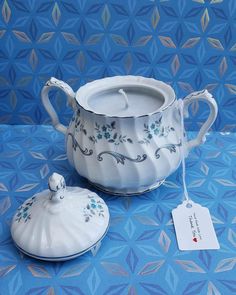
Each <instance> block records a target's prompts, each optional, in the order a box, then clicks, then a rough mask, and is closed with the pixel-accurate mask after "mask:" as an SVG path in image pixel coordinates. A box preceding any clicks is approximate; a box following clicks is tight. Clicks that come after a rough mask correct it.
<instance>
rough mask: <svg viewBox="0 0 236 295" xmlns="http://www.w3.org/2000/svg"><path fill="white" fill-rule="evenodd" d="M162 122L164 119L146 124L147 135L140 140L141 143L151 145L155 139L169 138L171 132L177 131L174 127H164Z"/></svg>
mask: <svg viewBox="0 0 236 295" xmlns="http://www.w3.org/2000/svg"><path fill="white" fill-rule="evenodd" d="M161 121H162V117H160V118H159V119H158V120H156V121H154V122H153V123H151V124H149V125H148V124H144V132H145V133H146V136H145V137H144V138H143V139H142V140H140V141H139V143H141V144H149V143H150V142H151V140H152V139H153V137H155V136H158V137H167V136H168V134H169V133H170V132H171V131H175V129H174V127H172V126H163V125H162V123H161Z"/></svg>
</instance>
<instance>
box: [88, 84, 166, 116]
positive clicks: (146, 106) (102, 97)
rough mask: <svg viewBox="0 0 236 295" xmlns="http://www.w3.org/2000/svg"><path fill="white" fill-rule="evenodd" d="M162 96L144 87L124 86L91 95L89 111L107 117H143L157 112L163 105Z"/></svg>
mask: <svg viewBox="0 0 236 295" xmlns="http://www.w3.org/2000/svg"><path fill="white" fill-rule="evenodd" d="M164 101H165V100H164V96H163V95H162V94H161V93H160V92H158V91H157V90H155V89H153V88H151V87H150V88H149V87H144V86H140V87H139V86H135V87H134V86H124V87H119V88H118V87H117V88H110V89H106V90H101V91H98V92H96V93H94V94H93V95H91V96H90V97H89V98H88V100H87V103H88V106H89V108H90V110H91V111H93V112H95V113H99V114H104V115H107V116H119V117H126V116H127V117H128V116H143V115H147V114H149V113H153V112H155V111H157V110H158V109H159V108H160V107H161V106H162V105H163V104H164Z"/></svg>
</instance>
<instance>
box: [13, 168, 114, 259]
mask: <svg viewBox="0 0 236 295" xmlns="http://www.w3.org/2000/svg"><path fill="white" fill-rule="evenodd" d="M48 186H49V189H48V190H45V191H43V192H41V193H39V194H36V195H34V196H33V197H32V198H30V199H28V200H26V201H25V202H24V203H23V204H22V205H21V206H20V207H19V208H18V209H17V212H16V214H15V215H14V217H13V221H12V226H11V234H12V238H13V240H14V242H15V244H16V246H17V247H18V248H19V249H20V250H21V251H23V252H24V253H26V254H28V255H30V256H33V257H35V258H39V259H45V260H65V259H70V258H73V257H75V256H78V255H81V254H83V253H84V252H86V251H88V250H90V249H91V248H92V247H94V246H95V245H96V244H97V243H98V242H99V241H100V240H101V239H102V238H103V237H104V235H105V234H106V232H107V229H108V225H109V211H108V208H107V206H106V204H105V203H104V201H103V200H102V199H101V198H100V197H99V196H98V195H97V194H95V193H93V192H91V191H89V190H87V189H83V188H79V187H66V185H65V180H64V178H63V176H61V175H59V174H57V173H53V174H52V175H51V176H50V178H49V185H48Z"/></svg>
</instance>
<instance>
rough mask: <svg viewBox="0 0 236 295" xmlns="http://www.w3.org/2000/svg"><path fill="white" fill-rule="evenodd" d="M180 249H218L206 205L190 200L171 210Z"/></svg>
mask: <svg viewBox="0 0 236 295" xmlns="http://www.w3.org/2000/svg"><path fill="white" fill-rule="evenodd" d="M172 217H173V222H174V227H175V232H176V237H177V242H178V246H179V249H180V250H206V249H219V248H220V246H219V243H218V240H217V237H216V233H215V230H214V227H213V224H212V220H211V215H210V212H209V210H208V209H207V208H206V207H202V206H201V205H199V204H197V203H194V202H193V201H191V200H188V201H184V202H183V203H182V204H181V205H179V206H178V207H177V208H175V209H173V210H172Z"/></svg>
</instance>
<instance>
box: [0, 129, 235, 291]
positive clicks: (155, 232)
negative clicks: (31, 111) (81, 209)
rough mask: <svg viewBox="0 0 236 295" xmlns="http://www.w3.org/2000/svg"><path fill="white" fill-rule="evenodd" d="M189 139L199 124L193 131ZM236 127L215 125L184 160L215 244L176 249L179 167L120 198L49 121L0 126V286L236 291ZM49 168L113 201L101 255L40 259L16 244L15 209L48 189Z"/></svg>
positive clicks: (190, 185)
mask: <svg viewBox="0 0 236 295" xmlns="http://www.w3.org/2000/svg"><path fill="white" fill-rule="evenodd" d="M188 135H189V137H190V138H194V137H195V136H196V132H194V131H191V132H188ZM235 140H236V134H235V133H229V132H227V133H223V132H216V131H215V132H211V133H210V134H209V135H208V136H207V140H206V142H205V144H203V145H201V146H199V147H197V148H195V149H193V150H192V151H191V152H190V154H189V157H188V158H187V160H186V172H187V174H186V175H187V176H186V182H187V187H188V191H189V195H190V197H191V198H192V200H193V201H194V202H197V203H200V204H201V205H202V206H206V207H208V208H209V210H210V213H211V217H212V220H213V224H214V228H215V231H216V234H217V237H218V240H219V243H220V249H219V250H207V251H205V250H204V251H179V250H178V247H177V243H176V237H175V233H174V227H173V223H172V219H171V210H172V209H173V208H175V207H176V206H178V205H179V204H180V203H181V201H182V199H183V192H182V180H181V175H182V170H181V168H179V169H178V170H177V171H176V172H175V173H174V174H172V175H171V176H170V177H169V178H168V179H166V181H165V183H164V184H163V185H162V186H161V187H160V188H158V189H156V190H154V191H152V192H149V193H145V194H142V195H140V196H133V197H119V196H112V195H109V194H106V193H102V192H100V191H97V190H96V189H94V188H93V187H92V186H91V185H90V184H89V183H88V182H87V181H86V180H85V179H83V178H82V177H80V176H78V174H77V173H76V171H75V170H74V169H73V168H72V167H71V166H70V165H69V163H68V160H67V158H66V154H65V147H64V136H63V135H62V134H61V133H59V132H57V131H55V130H54V129H53V127H51V126H47V125H43V126H40V125H34V126H33V125H32V126H30V125H15V126H13V125H12V126H11V125H1V126H0V143H1V144H0V168H1V169H0V294H4V295H22V294H34V295H39V294H40V295H41V294H43V295H46V294H47V295H54V294H60V295H64V294H65V295H68V294H69V295H70V294H71V295H75V294H80V295H94V294H95V295H126V294H128V295H138V294H142V295H154V294H155V295H156V294H158V295H172V294H173V295H195V294H198V295H205V294H208V295H219V294H223V295H232V294H234V293H235V292H236V277H235V273H236V217H235V208H236V199H235V195H236V169H235V166H236V152H235ZM52 172H58V173H61V174H62V175H63V176H64V177H65V179H66V183H67V184H68V185H72V186H78V185H79V186H81V187H86V188H89V189H91V190H92V191H95V192H96V193H98V194H99V196H101V197H102V198H103V199H104V200H105V202H106V203H107V205H108V207H109V210H110V214H111V224H110V228H109V230H108V233H107V235H106V236H105V238H104V240H103V242H102V244H101V247H100V249H99V250H98V252H97V253H96V255H94V256H93V255H92V254H91V252H89V253H86V254H84V255H82V256H80V257H78V258H76V259H74V260H71V261H66V262H58V263H50V262H42V261H38V260H35V259H32V258H29V257H27V256H25V255H23V254H21V253H20V252H19V251H18V250H17V249H16V248H15V247H14V245H13V242H12V240H11V236H10V222H11V218H12V217H13V214H14V212H15V210H16V208H17V207H18V206H19V205H20V204H21V203H22V202H23V201H24V200H25V199H27V198H29V197H31V196H32V195H34V194H35V193H37V192H39V191H41V190H43V189H46V188H47V179H48V177H49V175H50V174H51V173H52Z"/></svg>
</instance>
